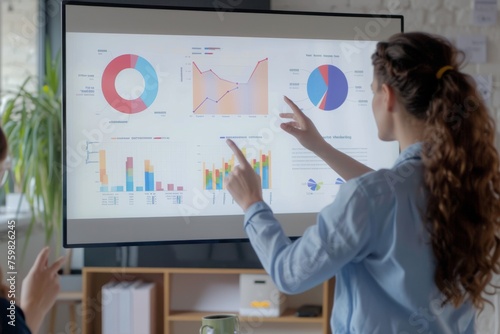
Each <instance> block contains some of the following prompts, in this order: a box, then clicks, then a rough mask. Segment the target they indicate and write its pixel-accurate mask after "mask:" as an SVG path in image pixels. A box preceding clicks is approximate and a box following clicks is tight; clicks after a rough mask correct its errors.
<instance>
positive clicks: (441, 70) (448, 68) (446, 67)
mask: <svg viewBox="0 0 500 334" xmlns="http://www.w3.org/2000/svg"><path fill="white" fill-rule="evenodd" d="M449 70H453V66H450V65H446V66H443V67H441V68H440V69H439V71H437V73H436V78H438V79H441V77H442V76H443V74H444V73H445V72H446V71H449Z"/></svg>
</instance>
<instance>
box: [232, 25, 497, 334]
mask: <svg viewBox="0 0 500 334" xmlns="http://www.w3.org/2000/svg"><path fill="white" fill-rule="evenodd" d="M462 62H463V54H462V53H461V52H459V51H458V50H456V49H455V48H454V47H453V46H452V45H451V44H450V43H449V42H448V41H446V40H444V39H442V38H440V37H438V36H433V35H429V34H424V33H402V34H397V35H394V36H392V37H391V38H390V39H389V40H387V41H384V42H380V43H378V44H377V47H376V50H375V53H374V54H373V55H372V63H373V66H374V79H373V82H372V90H373V102H372V108H373V114H374V117H375V121H376V124H377V128H378V135H379V138H380V139H381V140H384V141H393V140H396V141H398V142H399V144H400V150H401V154H400V156H399V158H398V159H397V161H396V162H395V164H394V166H393V167H392V168H391V169H383V170H378V171H371V170H370V169H369V168H368V167H366V166H364V165H362V164H360V163H358V162H356V161H355V160H353V159H351V158H349V157H348V156H346V155H344V154H342V153H341V152H339V151H338V150H336V149H335V148H333V147H331V146H330V145H329V144H328V143H327V142H326V141H325V140H324V139H323V137H322V136H321V135H320V134H319V133H318V131H317V129H316V127H315V126H314V125H313V124H312V122H311V120H310V119H309V118H307V117H306V116H305V115H304V114H303V113H302V112H301V111H300V109H299V108H298V107H297V106H296V105H295V104H293V102H291V101H290V100H288V99H286V98H285V101H286V102H287V103H288V104H289V105H290V107H291V109H292V111H293V113H285V114H282V117H284V118H288V119H291V121H290V122H288V123H284V124H282V128H283V129H284V130H285V131H286V132H288V133H290V134H291V135H293V136H295V137H296V138H297V139H298V140H299V142H300V143H301V144H302V145H303V146H304V147H306V148H308V149H310V150H311V151H312V152H314V153H315V154H317V155H318V156H319V157H320V158H322V159H323V160H325V162H326V163H328V164H329V165H330V166H331V167H332V168H333V169H334V170H335V171H337V173H339V174H340V175H341V176H342V177H344V178H346V179H348V180H349V181H348V182H347V183H346V184H344V185H343V186H342V187H341V189H340V191H339V193H338V195H337V197H336V199H335V200H334V202H333V203H332V204H330V205H328V206H327V207H325V208H324V209H323V210H322V211H321V212H320V213H319V215H318V218H317V223H316V224H315V225H313V226H311V227H310V228H309V229H307V230H306V231H305V232H304V235H303V236H302V237H301V238H299V239H298V240H296V241H294V242H292V241H291V240H290V239H289V238H287V237H286V236H285V235H284V233H283V232H282V229H281V227H280V225H279V222H278V221H277V220H276V219H275V218H274V216H273V213H272V211H271V209H270V208H269V206H268V205H267V204H266V203H264V202H263V201H262V190H261V189H260V182H259V176H258V175H257V174H255V172H254V171H253V169H252V168H251V166H250V165H249V164H248V162H247V161H246V160H245V158H244V156H243V155H242V154H241V151H240V150H239V149H238V148H237V147H236V145H235V144H234V143H233V142H231V141H228V144H229V145H230V147H231V148H232V149H233V151H234V152H235V154H236V155H237V157H238V160H239V162H240V165H239V166H238V167H237V168H236V169H235V170H234V171H233V172H232V174H231V175H230V177H229V178H227V179H226V186H227V189H228V190H229V191H230V192H231V194H232V195H233V198H234V199H235V200H236V202H237V203H238V204H239V205H240V206H241V207H242V209H243V210H244V211H245V221H244V228H245V231H246V233H247V235H248V237H249V239H250V241H251V243H252V245H253V247H254V249H255V251H256V253H257V255H258V256H259V258H260V260H261V262H262V264H263V266H264V268H265V269H266V271H267V272H268V273H269V274H270V275H271V277H272V278H273V279H274V281H275V283H276V284H277V286H278V287H279V288H280V289H281V290H283V291H284V292H287V293H299V292H301V291H304V290H307V289H309V288H311V287H313V286H315V285H317V284H319V283H321V282H323V281H324V280H327V279H329V278H331V277H333V276H335V277H336V289H335V301H334V309H333V313H332V319H331V326H332V332H333V333H339V334H340V333H370V334H372V333H373V334H378V333H379V334H389V333H397V334H409V333H419V334H423V333H474V328H475V323H474V318H475V311H476V309H482V308H483V307H484V303H485V299H484V294H483V293H494V292H495V291H496V290H495V289H496V288H497V287H494V286H491V284H490V282H491V279H492V277H493V274H495V273H500V170H499V168H500V165H499V157H498V152H497V150H496V149H495V146H494V136H495V124H494V122H493V120H492V118H491V117H490V115H489V114H488V111H487V108H486V107H485V105H484V104H483V102H482V99H481V98H480V97H479V95H478V94H477V91H476V87H475V84H474V81H473V79H472V78H471V77H470V76H469V75H467V74H464V73H463V72H461V71H460V67H461V65H462ZM496 312H498V311H496Z"/></svg>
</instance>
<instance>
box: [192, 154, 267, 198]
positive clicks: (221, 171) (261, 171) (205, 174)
mask: <svg viewBox="0 0 500 334" xmlns="http://www.w3.org/2000/svg"><path fill="white" fill-rule="evenodd" d="M241 150H242V152H243V154H244V155H245V157H247V159H248V156H247V149H246V148H245V147H243V148H242V149H241ZM235 161H236V157H235V156H234V155H231V157H230V158H229V159H224V158H222V159H221V161H220V163H211V164H210V163H207V162H205V161H203V162H202V169H201V171H202V178H203V189H204V190H224V189H225V187H224V178H226V177H227V176H228V175H229V173H231V171H232V170H233V169H234V167H235ZM248 161H249V163H250V165H251V166H252V168H253V170H254V171H255V172H256V173H257V174H258V175H259V176H260V178H261V182H262V183H261V186H262V189H272V182H271V180H272V178H271V176H272V174H271V151H267V152H265V153H264V152H263V151H262V150H259V153H258V156H256V157H254V158H251V157H250V159H248Z"/></svg>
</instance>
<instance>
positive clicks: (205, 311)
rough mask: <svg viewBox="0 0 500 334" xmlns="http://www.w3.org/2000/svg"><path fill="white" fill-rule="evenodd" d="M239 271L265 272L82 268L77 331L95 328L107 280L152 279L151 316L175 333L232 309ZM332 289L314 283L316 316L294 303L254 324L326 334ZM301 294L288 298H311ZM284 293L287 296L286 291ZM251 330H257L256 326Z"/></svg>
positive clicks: (90, 333) (245, 320)
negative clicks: (304, 313) (304, 312)
mask: <svg viewBox="0 0 500 334" xmlns="http://www.w3.org/2000/svg"><path fill="white" fill-rule="evenodd" d="M240 274H265V272H264V270H261V269H198V268H106V267H98V268H97V267H96V268H89V267H87V268H83V308H82V329H83V333H84V334H98V333H101V324H102V322H101V310H102V295H101V288H102V286H103V285H104V284H106V283H107V282H109V281H112V280H115V281H133V280H142V281H147V282H155V283H156V287H157V290H156V291H157V299H156V302H157V307H156V314H155V319H156V328H158V329H159V330H158V333H164V334H178V333H179V334H180V333H182V331H181V330H175V329H174V328H175V327H177V326H178V325H179V324H181V323H194V324H196V325H197V326H199V324H201V318H202V317H203V316H205V315H209V314H217V313H237V310H238V306H239V275H240ZM333 288H334V279H331V280H330V281H327V282H324V283H323V284H322V285H321V286H319V287H317V288H316V289H317V290H318V289H319V290H318V291H317V292H319V293H316V297H314V298H315V299H314V301H313V302H315V304H321V305H322V306H323V314H322V316H321V317H315V318H304V317H300V318H299V317H296V316H295V310H296V308H294V307H293V306H294V305H292V307H290V308H287V309H286V311H285V312H284V313H283V314H282V315H281V316H280V317H259V319H258V323H259V324H260V325H261V324H267V323H272V324H273V326H274V327H273V328H276V326H278V327H279V326H282V325H283V326H284V325H292V326H306V325H308V324H310V325H311V326H314V327H315V328H319V332H320V333H322V334H329V333H331V331H330V329H329V327H330V316H331V310H332V306H333ZM305 294H306V293H304V294H299V295H296V296H293V298H295V299H296V301H298V302H299V304H302V301H303V300H302V299H301V296H304V301H306V302H309V303H311V301H310V300H307V298H306V295H305ZM318 296H319V297H318ZM287 298H292V296H290V297H287ZM292 304H293V303H292ZM295 304H297V302H296V303H295ZM239 318H240V322H241V323H242V326H244V325H245V324H247V325H249V324H250V325H251V324H255V323H256V319H255V317H241V316H240V317H239ZM281 324H282V325H281ZM260 325H259V327H260ZM316 331H318V329H316ZM242 332H243V331H242ZM246 332H248V330H247V331H246ZM253 332H254V333H259V331H257V330H254V331H253ZM196 333H197V332H196Z"/></svg>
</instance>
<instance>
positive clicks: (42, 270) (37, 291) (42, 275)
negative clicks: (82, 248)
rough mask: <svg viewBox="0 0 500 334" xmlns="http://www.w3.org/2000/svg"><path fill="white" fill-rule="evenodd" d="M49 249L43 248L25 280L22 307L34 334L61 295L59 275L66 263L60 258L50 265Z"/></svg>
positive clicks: (22, 291)
mask: <svg viewBox="0 0 500 334" xmlns="http://www.w3.org/2000/svg"><path fill="white" fill-rule="evenodd" d="M49 252H50V249H49V248H48V247H45V248H43V249H42V250H41V251H40V253H38V256H37V258H36V260H35V263H34V264H33V266H32V267H31V269H30V271H29V273H28V275H26V277H25V278H24V280H23V283H22V289H21V302H20V307H21V309H22V310H23V311H24V315H25V317H26V323H27V325H28V327H29V328H30V330H31V332H32V333H33V334H35V333H38V331H39V329H40V326H41V324H42V322H43V319H44V317H45V315H46V314H47V312H48V311H49V310H50V309H51V308H52V306H53V305H54V303H55V300H56V297H57V294H58V293H59V275H58V273H57V272H58V271H59V269H61V266H62V265H63V263H64V261H65V257H64V256H63V257H60V258H59V259H57V261H55V262H54V263H53V264H52V265H49V262H48V261H49Z"/></svg>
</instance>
